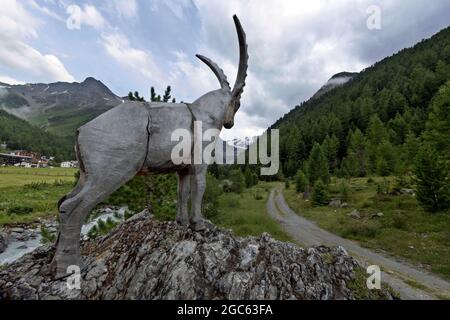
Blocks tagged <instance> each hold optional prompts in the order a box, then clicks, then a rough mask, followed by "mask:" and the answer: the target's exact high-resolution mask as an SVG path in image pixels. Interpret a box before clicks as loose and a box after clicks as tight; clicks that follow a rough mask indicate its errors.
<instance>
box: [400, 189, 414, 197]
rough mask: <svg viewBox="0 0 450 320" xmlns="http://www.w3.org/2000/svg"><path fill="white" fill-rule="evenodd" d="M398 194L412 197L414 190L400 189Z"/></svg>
mask: <svg viewBox="0 0 450 320" xmlns="http://www.w3.org/2000/svg"><path fill="white" fill-rule="evenodd" d="M400 193H401V194H406V195H410V196H413V195H414V190H413V189H407V188H401V189H400Z"/></svg>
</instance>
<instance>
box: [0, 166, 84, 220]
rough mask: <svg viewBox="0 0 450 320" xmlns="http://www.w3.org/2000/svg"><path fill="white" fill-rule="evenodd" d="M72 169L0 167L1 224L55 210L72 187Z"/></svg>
mask: <svg viewBox="0 0 450 320" xmlns="http://www.w3.org/2000/svg"><path fill="white" fill-rule="evenodd" d="M75 172H76V170H74V169H64V168H54V169H41V168H40V169H28V168H11V167H5V168H0V226H2V225H15V224H27V223H33V222H36V221H37V220H38V219H39V218H45V217H52V216H55V215H56V214H57V208H56V204H57V202H58V200H59V199H60V198H61V197H62V196H63V195H64V194H66V193H67V192H69V191H70V190H71V189H72V188H73V181H74V173H75Z"/></svg>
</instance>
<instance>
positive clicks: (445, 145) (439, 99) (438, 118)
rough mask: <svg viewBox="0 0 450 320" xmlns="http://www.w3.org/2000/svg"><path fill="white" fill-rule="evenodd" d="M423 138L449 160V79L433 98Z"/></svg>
mask: <svg viewBox="0 0 450 320" xmlns="http://www.w3.org/2000/svg"><path fill="white" fill-rule="evenodd" d="M424 138H425V141H426V142H427V143H428V144H430V145H432V146H433V147H434V148H435V149H436V150H439V152H440V154H442V156H443V157H444V158H445V159H447V160H450V81H448V82H447V83H446V84H445V85H444V86H442V87H441V89H440V90H439V92H438V93H437V94H436V96H435V97H434V98H433V101H432V103H431V112H430V114H429V116H428V121H427V123H426V131H425V134H424Z"/></svg>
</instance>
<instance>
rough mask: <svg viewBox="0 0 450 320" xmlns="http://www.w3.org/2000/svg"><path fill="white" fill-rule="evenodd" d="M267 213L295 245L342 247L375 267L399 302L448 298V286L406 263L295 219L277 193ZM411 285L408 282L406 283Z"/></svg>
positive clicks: (295, 216) (271, 197) (297, 216)
mask: <svg viewBox="0 0 450 320" xmlns="http://www.w3.org/2000/svg"><path fill="white" fill-rule="evenodd" d="M267 212H268V213H269V215H270V216H271V217H272V218H273V219H275V220H276V221H278V222H279V223H280V225H281V226H282V227H283V228H284V230H285V231H286V232H287V233H288V234H289V235H290V236H291V237H292V238H293V239H294V240H295V241H296V242H298V243H299V244H301V245H304V246H317V245H326V246H343V247H344V248H346V249H347V251H348V252H349V253H350V254H351V255H352V256H353V257H355V258H356V259H357V260H358V261H359V262H360V263H361V264H363V265H365V266H368V265H379V266H380V267H381V269H382V271H383V272H382V275H381V281H385V282H387V283H388V284H389V285H390V286H391V287H392V288H394V289H395V290H396V291H397V292H399V293H400V295H401V298H402V299H414V300H417V299H418V300H431V299H438V298H439V296H441V297H442V296H447V297H450V283H449V282H447V281H445V280H443V279H441V278H439V277H437V276H434V275H432V274H430V273H428V272H426V271H422V270H418V269H416V268H414V267H413V266H411V265H409V264H408V263H406V262H403V261H399V260H398V259H393V258H391V257H387V256H385V255H381V254H379V253H376V252H374V251H371V250H368V249H366V248H363V247H361V246H359V245H358V244H357V243H356V242H353V241H350V240H347V239H344V238H341V237H339V236H336V235H334V234H332V233H330V232H328V231H326V230H323V229H321V228H319V227H318V226H317V225H316V224H314V223H313V222H311V221H309V220H307V219H305V218H303V217H301V216H299V215H298V214H296V213H295V212H294V211H293V210H291V208H289V206H288V205H287V203H286V201H285V199H284V197H283V194H282V193H281V191H280V190H279V189H273V190H272V191H271V192H270V196H269V199H268V201H267ZM405 280H409V281H411V280H412V281H414V282H415V283H419V284H421V285H424V286H425V287H426V288H427V289H426V290H425V289H424V290H421V289H418V288H415V287H412V286H411V285H408V284H407V283H406V282H405ZM410 283H411V282H410Z"/></svg>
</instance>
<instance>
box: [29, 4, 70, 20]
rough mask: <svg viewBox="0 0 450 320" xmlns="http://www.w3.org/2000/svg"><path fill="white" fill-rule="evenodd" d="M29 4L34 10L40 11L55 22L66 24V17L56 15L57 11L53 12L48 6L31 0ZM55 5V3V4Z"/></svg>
mask: <svg viewBox="0 0 450 320" xmlns="http://www.w3.org/2000/svg"><path fill="white" fill-rule="evenodd" d="M28 4H29V5H30V6H31V7H32V8H34V9H36V10H38V11H39V12H40V13H42V14H45V15H47V16H49V17H51V18H53V19H55V20H58V21H60V22H65V21H66V18H65V17H62V16H60V15H59V14H58V13H56V12H55V11H52V10H51V9H49V8H48V7H46V6H41V5H40V4H38V3H37V2H36V1H35V0H29V2H28ZM53 5H54V3H53Z"/></svg>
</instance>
